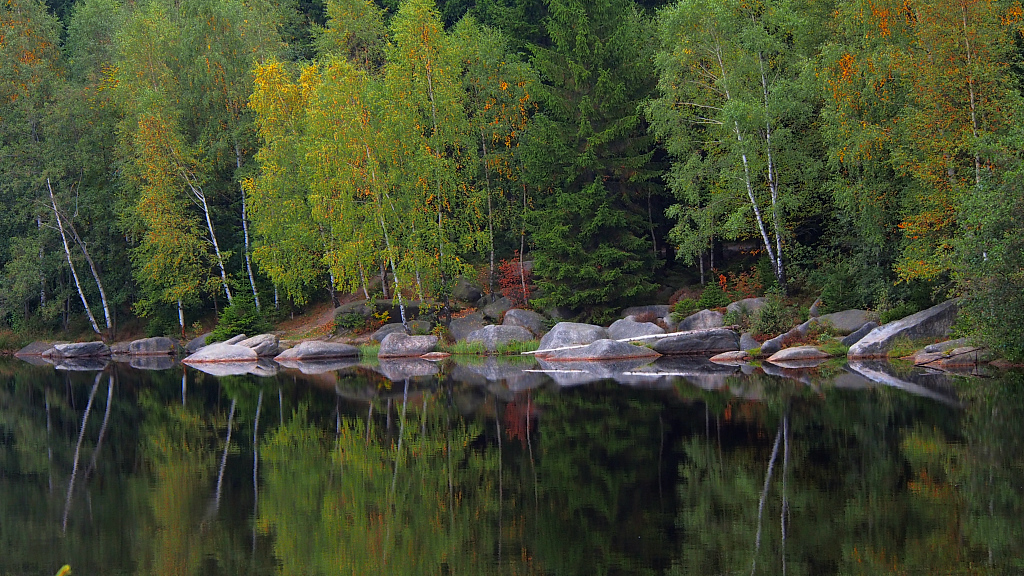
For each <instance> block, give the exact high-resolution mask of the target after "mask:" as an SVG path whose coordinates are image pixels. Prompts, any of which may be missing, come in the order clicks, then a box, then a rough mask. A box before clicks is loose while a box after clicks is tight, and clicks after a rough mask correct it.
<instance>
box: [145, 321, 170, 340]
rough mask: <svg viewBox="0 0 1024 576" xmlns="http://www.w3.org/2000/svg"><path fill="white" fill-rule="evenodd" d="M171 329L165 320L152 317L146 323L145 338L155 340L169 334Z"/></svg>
mask: <svg viewBox="0 0 1024 576" xmlns="http://www.w3.org/2000/svg"><path fill="white" fill-rule="evenodd" d="M172 330H173V327H172V326H171V325H170V323H169V322H167V320H164V319H163V318H162V317H160V316H153V317H152V318H150V319H149V322H147V323H146V338H156V337H157V336H167V335H168V334H170V333H171V331H172Z"/></svg>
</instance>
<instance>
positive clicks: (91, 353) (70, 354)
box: [42, 342, 110, 358]
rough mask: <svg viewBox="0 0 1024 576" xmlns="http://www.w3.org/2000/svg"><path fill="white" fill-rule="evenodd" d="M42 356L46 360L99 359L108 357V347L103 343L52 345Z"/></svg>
mask: <svg viewBox="0 0 1024 576" xmlns="http://www.w3.org/2000/svg"><path fill="white" fill-rule="evenodd" d="M42 355H43V356H44V357H47V358H100V357H103V356H110V347H109V346H107V345H106V344H104V343H103V342H72V343H70V344H54V345H53V348H51V349H49V350H47V351H45V352H43V354H42Z"/></svg>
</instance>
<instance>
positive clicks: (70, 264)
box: [46, 178, 101, 334]
mask: <svg viewBox="0 0 1024 576" xmlns="http://www.w3.org/2000/svg"><path fill="white" fill-rule="evenodd" d="M46 188H47V189H48V190H49V191H50V205H51V206H53V217H54V219H55V220H56V221H57V230H58V231H59V232H60V239H61V242H62V243H63V244H64V255H65V256H67V259H68V267H70V268H71V276H72V278H74V279H75V288H76V289H77V290H78V297H79V298H81V299H82V307H83V308H85V315H86V316H88V317H89V324H90V325H92V330H93V332H95V333H97V334H101V332H100V327H99V325H97V324H96V317H95V316H93V315H92V310H90V309H89V301H88V300H87V299H86V297H85V292H84V291H83V290H82V283H81V282H79V280H78V272H77V271H76V270H75V264H74V262H72V261H71V249H70V248H69V247H68V238H67V235H65V234H64V223H63V221H62V220H61V217H60V211H58V210H57V200H56V199H54V197H53V188H51V187H50V179H49V178H47V179H46Z"/></svg>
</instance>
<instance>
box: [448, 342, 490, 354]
mask: <svg viewBox="0 0 1024 576" xmlns="http://www.w3.org/2000/svg"><path fill="white" fill-rule="evenodd" d="M437 350H438V351H439V352H447V353H448V354H452V355H462V354H465V355H469V354H476V355H482V354H487V350H486V349H485V348H484V343H483V342H466V341H465V340H457V341H455V342H452V343H438V345H437Z"/></svg>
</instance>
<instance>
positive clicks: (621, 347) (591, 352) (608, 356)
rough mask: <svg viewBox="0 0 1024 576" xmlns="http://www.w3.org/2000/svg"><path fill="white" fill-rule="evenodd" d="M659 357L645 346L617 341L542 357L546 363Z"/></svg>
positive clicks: (597, 342)
mask: <svg viewBox="0 0 1024 576" xmlns="http://www.w3.org/2000/svg"><path fill="white" fill-rule="evenodd" d="M659 356H661V354H658V353H657V352H655V351H654V350H651V349H650V348H647V347H645V346H637V345H635V344H630V343H628V342H619V341H617V340H597V341H596V342H592V343H590V344H587V345H586V346H584V347H582V348H572V349H569V350H559V351H558V352H552V353H551V354H548V355H547V356H545V357H544V359H545V360H547V361H548V362H556V361H557V362H568V361H581V360H588V361H589V360H624V359H627V358H628V359H632V358H650V359H651V360H653V359H655V358H657V357H659Z"/></svg>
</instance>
